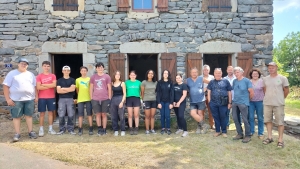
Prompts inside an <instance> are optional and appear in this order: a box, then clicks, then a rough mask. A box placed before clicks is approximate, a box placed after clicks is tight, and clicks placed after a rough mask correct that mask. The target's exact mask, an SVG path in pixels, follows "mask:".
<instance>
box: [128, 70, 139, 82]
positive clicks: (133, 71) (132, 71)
mask: <svg viewBox="0 0 300 169" xmlns="http://www.w3.org/2000/svg"><path fill="white" fill-rule="evenodd" d="M131 73H134V74H135V75H136V76H137V74H136V72H135V70H131V71H130V72H129V74H128V76H129V80H130V74H131Z"/></svg>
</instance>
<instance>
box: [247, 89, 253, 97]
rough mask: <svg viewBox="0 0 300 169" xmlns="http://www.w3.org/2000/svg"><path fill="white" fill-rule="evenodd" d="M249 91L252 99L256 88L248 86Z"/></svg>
mask: <svg viewBox="0 0 300 169" xmlns="http://www.w3.org/2000/svg"><path fill="white" fill-rule="evenodd" d="M248 91H249V97H250V99H252V98H253V96H254V90H253V88H248Z"/></svg>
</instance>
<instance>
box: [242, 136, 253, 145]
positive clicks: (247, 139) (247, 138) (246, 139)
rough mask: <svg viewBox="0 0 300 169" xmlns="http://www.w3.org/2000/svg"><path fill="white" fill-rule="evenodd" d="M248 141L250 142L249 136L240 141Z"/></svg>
mask: <svg viewBox="0 0 300 169" xmlns="http://www.w3.org/2000/svg"><path fill="white" fill-rule="evenodd" d="M249 141H251V137H250V136H246V137H245V138H244V139H243V140H242V142H243V143H248V142H249Z"/></svg>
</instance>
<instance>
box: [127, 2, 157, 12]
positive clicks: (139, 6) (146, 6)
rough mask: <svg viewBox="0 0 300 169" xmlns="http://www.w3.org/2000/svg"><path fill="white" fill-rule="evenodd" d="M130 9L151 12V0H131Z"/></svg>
mask: <svg viewBox="0 0 300 169" xmlns="http://www.w3.org/2000/svg"><path fill="white" fill-rule="evenodd" d="M132 7H133V8H132V10H133V11H141V12H153V1H152V0H132Z"/></svg>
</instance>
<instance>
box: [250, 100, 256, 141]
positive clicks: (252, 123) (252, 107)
mask: <svg viewBox="0 0 300 169" xmlns="http://www.w3.org/2000/svg"><path fill="white" fill-rule="evenodd" d="M255 111H257V109H256V103H255V102H252V101H251V102H250V106H249V124H250V133H251V135H253V134H254V133H255V119H254V114H255V113H254V112H255Z"/></svg>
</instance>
